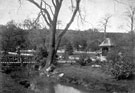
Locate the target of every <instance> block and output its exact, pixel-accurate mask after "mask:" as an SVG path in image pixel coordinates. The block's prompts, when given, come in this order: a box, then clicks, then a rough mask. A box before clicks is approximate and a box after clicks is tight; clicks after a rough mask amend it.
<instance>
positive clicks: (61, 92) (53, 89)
mask: <svg viewBox="0 0 135 93" xmlns="http://www.w3.org/2000/svg"><path fill="white" fill-rule="evenodd" d="M34 90H35V93H87V92H84V91H81V90H79V89H76V88H74V87H72V86H65V85H61V84H55V85H54V84H47V85H45V86H42V87H41V86H40V88H38V89H34Z"/></svg>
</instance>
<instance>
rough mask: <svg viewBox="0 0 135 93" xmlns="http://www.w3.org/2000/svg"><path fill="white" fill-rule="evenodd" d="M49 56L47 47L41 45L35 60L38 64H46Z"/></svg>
mask: <svg viewBox="0 0 135 93" xmlns="http://www.w3.org/2000/svg"><path fill="white" fill-rule="evenodd" d="M47 56H48V52H47V49H46V47H43V46H39V47H38V48H37V52H36V54H35V61H36V62H37V63H38V65H42V66H44V65H45V64H46V58H47Z"/></svg>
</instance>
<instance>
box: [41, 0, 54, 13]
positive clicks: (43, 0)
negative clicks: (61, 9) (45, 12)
mask: <svg viewBox="0 0 135 93" xmlns="http://www.w3.org/2000/svg"><path fill="white" fill-rule="evenodd" d="M42 2H44V4H45V5H47V6H48V7H49V9H50V11H51V13H52V15H54V13H53V10H52V7H51V6H50V5H49V4H48V3H46V2H45V1H44V0H42ZM45 9H46V8H45Z"/></svg>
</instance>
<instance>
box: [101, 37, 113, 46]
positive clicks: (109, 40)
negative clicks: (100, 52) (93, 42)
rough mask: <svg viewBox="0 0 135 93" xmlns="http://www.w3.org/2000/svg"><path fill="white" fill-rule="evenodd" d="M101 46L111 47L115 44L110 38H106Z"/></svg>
mask: <svg viewBox="0 0 135 93" xmlns="http://www.w3.org/2000/svg"><path fill="white" fill-rule="evenodd" d="M99 46H100V47H110V46H114V44H113V43H112V41H111V39H110V38H106V39H105V40H104V41H103V42H102V43H101V44H100V45H99Z"/></svg>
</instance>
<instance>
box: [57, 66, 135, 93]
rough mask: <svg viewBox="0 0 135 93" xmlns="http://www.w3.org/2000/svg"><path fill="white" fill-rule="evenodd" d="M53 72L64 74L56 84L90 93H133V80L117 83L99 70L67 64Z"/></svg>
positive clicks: (134, 91)
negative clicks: (77, 87) (66, 85)
mask: <svg viewBox="0 0 135 93" xmlns="http://www.w3.org/2000/svg"><path fill="white" fill-rule="evenodd" d="M55 71H56V72H59V73H64V76H63V77H61V78H59V79H58V82H60V83H62V84H70V85H73V86H82V87H84V88H86V89H87V90H88V91H91V92H92V93H135V86H134V85H135V79H132V80H119V81H117V80H115V79H113V77H112V76H111V75H108V74H106V73H105V72H104V71H103V70H102V69H101V68H93V67H91V66H79V65H70V64H67V65H63V66H60V67H58V68H56V70H55Z"/></svg>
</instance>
